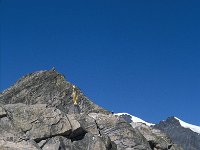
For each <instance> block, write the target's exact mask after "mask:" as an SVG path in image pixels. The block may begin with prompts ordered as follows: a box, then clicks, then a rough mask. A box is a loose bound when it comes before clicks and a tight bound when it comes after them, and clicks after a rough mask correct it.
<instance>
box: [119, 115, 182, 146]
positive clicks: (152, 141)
mask: <svg viewBox="0 0 200 150" xmlns="http://www.w3.org/2000/svg"><path fill="white" fill-rule="evenodd" d="M119 118H123V119H124V120H126V121H127V122H128V123H130V124H131V125H132V127H133V128H134V129H136V130H138V131H139V132H140V133H141V134H142V135H143V136H144V137H145V139H146V140H147V141H148V143H149V145H150V147H151V149H155V150H165V149H166V150H167V149H169V150H182V148H181V147H179V146H178V145H176V144H174V143H173V142H172V140H171V139H170V138H169V137H168V136H167V135H166V134H165V133H164V132H162V131H161V130H159V129H155V128H153V126H148V125H146V124H145V123H142V122H133V121H132V120H131V118H132V117H131V116H130V115H128V114H123V115H120V116H119Z"/></svg>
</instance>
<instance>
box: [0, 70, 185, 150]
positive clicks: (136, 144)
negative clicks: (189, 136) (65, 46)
mask: <svg viewBox="0 0 200 150" xmlns="http://www.w3.org/2000/svg"><path fill="white" fill-rule="evenodd" d="M76 90H77V96H78V105H74V103H73V100H72V91H73V85H72V84H71V83H70V82H68V81H66V80H65V78H64V76H63V75H61V74H59V73H58V72H56V71H55V70H50V71H39V72H35V73H31V74H28V75H26V76H24V77H22V78H21V79H20V80H19V81H17V82H16V84H14V85H13V86H12V87H10V88H9V89H7V90H5V91H4V92H3V93H0V150H168V149H169V150H181V148H180V147H178V146H177V145H175V144H173V142H172V141H171V140H170V139H169V137H167V136H166V135H165V134H164V133H162V131H161V130H159V129H153V128H151V127H148V126H145V125H143V124H140V125H138V124H137V125H135V126H134V125H131V124H129V122H127V121H126V120H125V119H124V118H123V117H119V116H115V115H113V114H112V113H111V112H109V111H108V110H105V109H103V108H101V107H99V106H98V105H96V104H94V103H93V102H92V101H90V100H89V99H88V98H87V97H86V96H85V95H84V94H83V93H82V92H81V91H80V89H79V88H78V87H76Z"/></svg>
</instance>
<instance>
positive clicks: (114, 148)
mask: <svg viewBox="0 0 200 150" xmlns="http://www.w3.org/2000/svg"><path fill="white" fill-rule="evenodd" d="M108 150H117V145H116V144H115V142H113V141H111V142H110V144H109V146H108Z"/></svg>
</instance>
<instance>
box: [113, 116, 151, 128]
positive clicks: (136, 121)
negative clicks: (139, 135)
mask: <svg viewBox="0 0 200 150" xmlns="http://www.w3.org/2000/svg"><path fill="white" fill-rule="evenodd" d="M115 115H116V116H123V115H128V116H130V117H131V120H132V122H135V123H144V124H146V125H147V126H152V125H154V124H152V123H149V122H146V121H144V120H142V119H140V118H138V117H135V116H133V115H130V114H128V113H115Z"/></svg>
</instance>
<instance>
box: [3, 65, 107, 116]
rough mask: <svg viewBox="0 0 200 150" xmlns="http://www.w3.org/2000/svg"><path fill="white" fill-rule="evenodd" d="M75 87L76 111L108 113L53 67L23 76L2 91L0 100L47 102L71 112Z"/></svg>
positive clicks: (7, 102) (25, 102)
mask: <svg viewBox="0 0 200 150" xmlns="http://www.w3.org/2000/svg"><path fill="white" fill-rule="evenodd" d="M74 87H75V90H76V93H77V101H78V104H79V105H78V106H79V108H77V111H76V112H79V113H89V112H102V113H110V112H109V111H107V110H105V109H103V108H101V107H100V106H98V105H96V104H95V103H93V102H92V101H91V100H89V99H88V98H87V97H86V96H85V95H84V94H83V93H82V92H81V90H80V89H79V88H78V87H77V86H74V85H73V84H72V83H70V82H68V81H67V80H66V79H65V77H64V75H62V74H60V73H59V72H57V71H56V70H55V69H51V70H42V71H37V72H33V73H30V74H27V75H25V76H23V77H22V78H21V79H19V80H18V81H17V82H16V83H15V84H14V85H13V86H11V87H10V88H8V89H7V90H5V91H3V93H2V94H1V96H0V102H1V103H3V104H15V103H24V104H28V105H31V104H47V106H52V107H56V108H59V109H60V110H62V111H63V112H66V113H68V114H73V113H75V112H74V104H73V100H72V93H73V89H74Z"/></svg>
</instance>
